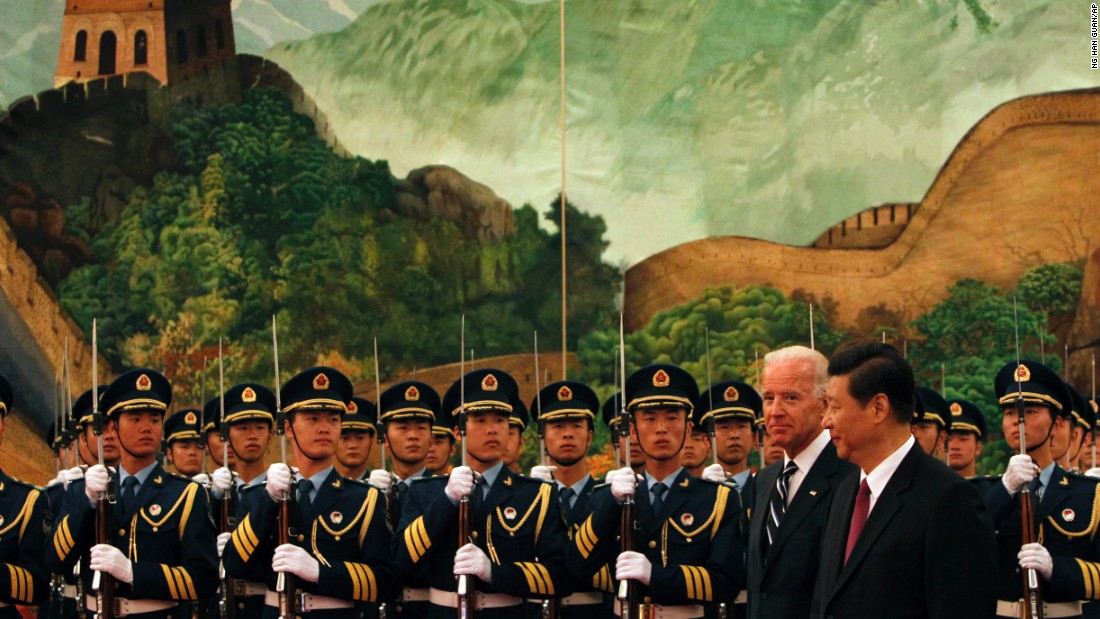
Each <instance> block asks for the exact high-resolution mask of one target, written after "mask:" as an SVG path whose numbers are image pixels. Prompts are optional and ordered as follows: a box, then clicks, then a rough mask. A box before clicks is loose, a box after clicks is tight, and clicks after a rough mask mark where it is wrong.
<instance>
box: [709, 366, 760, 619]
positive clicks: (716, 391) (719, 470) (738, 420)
mask: <svg viewBox="0 0 1100 619" xmlns="http://www.w3.org/2000/svg"><path fill="white" fill-rule="evenodd" d="M763 405H764V400H763V399H761V397H760V394H759V393H757V392H756V389H753V388H752V385H749V384H748V383H743V382H741V381H739V380H726V381H721V382H718V383H715V384H713V385H711V386H710V388H709V389H707V391H705V392H704V393H702V394H700V396H699V399H698V400H697V401H696V403H695V413H694V415H693V417H694V423H695V425H697V426H698V427H700V428H706V429H707V431H708V432H711V433H712V434H713V435H714V444H715V451H714V453H715V455H716V456H717V458H718V462H717V463H715V464H711V465H710V466H708V467H706V470H704V471H703V478H704V479H708V480H711V481H726V482H727V483H729V484H730V485H732V486H733V487H735V488H737V492H738V494H740V495H741V514H742V521H741V525H740V528H741V535H742V537H743V538H744V540H743V543H748V534H749V518H750V517H751V516H752V507H753V494H754V480H755V476H754V475H753V474H752V471H751V470H750V469H749V466H748V456H749V452H750V451H751V450H752V445H753V443H754V441H753V438H754V436H755V433H754V431H753V425H754V424H755V423H756V418H757V417H758V416H760V415H762V414H763V410H764V409H763ZM746 604H748V593H747V592H746V591H744V590H742V591H740V592H739V593H738V594H737V599H736V600H735V601H734V608H733V613H732V616H734V617H744V616H745V615H746Z"/></svg>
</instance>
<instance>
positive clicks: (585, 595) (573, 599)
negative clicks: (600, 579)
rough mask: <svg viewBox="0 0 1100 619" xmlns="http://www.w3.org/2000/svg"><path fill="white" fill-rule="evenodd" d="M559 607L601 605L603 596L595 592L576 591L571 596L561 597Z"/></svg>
mask: <svg viewBox="0 0 1100 619" xmlns="http://www.w3.org/2000/svg"><path fill="white" fill-rule="evenodd" d="M559 604H560V605H561V606H588V605H591V604H603V594H600V593H596V592H595V591H578V592H577V593H574V594H573V595H569V596H566V597H563V598H562V599H561V601H560V602H559Z"/></svg>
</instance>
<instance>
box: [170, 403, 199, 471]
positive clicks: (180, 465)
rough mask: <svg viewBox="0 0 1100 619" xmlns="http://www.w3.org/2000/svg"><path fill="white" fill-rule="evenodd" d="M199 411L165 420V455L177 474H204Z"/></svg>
mask: <svg viewBox="0 0 1100 619" xmlns="http://www.w3.org/2000/svg"><path fill="white" fill-rule="evenodd" d="M199 429H200V428H199V411H198V410H197V409H186V410H182V411H179V412H177V413H175V414H174V415H172V416H170V417H168V419H165V420H164V443H165V445H167V449H166V450H165V454H166V455H167V460H168V462H169V463H170V464H171V465H172V468H174V469H176V473H177V474H179V475H182V476H184V477H194V476H195V475H198V474H199V473H200V472H202V459H203V458H204V457H205V454H203V451H202V442H203V441H202V434H200V433H199Z"/></svg>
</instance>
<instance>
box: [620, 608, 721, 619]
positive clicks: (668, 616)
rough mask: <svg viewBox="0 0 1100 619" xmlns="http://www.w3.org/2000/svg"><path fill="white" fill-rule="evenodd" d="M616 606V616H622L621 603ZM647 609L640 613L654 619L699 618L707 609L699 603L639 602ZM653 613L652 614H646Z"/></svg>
mask: <svg viewBox="0 0 1100 619" xmlns="http://www.w3.org/2000/svg"><path fill="white" fill-rule="evenodd" d="M613 606H614V607H615V616H616V617H621V616H622V614H621V613H622V609H621V608H620V605H619V604H613ZM639 606H641V607H643V608H644V609H645V610H644V611H643V612H642V613H640V614H641V616H643V617H652V618H653V619H699V618H700V617H702V616H704V615H705V614H706V611H705V610H704V609H703V607H702V606H700V605H699V604H690V605H683V606H665V605H662V604H639ZM646 613H651V614H648V615H647V614H646Z"/></svg>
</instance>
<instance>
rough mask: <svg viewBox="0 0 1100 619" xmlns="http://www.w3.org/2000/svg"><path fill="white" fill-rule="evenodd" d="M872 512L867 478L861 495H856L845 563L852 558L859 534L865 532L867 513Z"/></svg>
mask: <svg viewBox="0 0 1100 619" xmlns="http://www.w3.org/2000/svg"><path fill="white" fill-rule="evenodd" d="M870 511H871V486H868V485H867V478H864V479H863V481H862V482H861V483H860V484H859V494H856V508H855V510H853V511H852V524H851V526H849V527H848V546H847V547H846V548H845V549H844V563H848V557H850V556H852V549H853V548H855V547H856V541H857V540H859V534H860V533H862V532H863V525H865V524H867V513H868V512H870Z"/></svg>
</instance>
